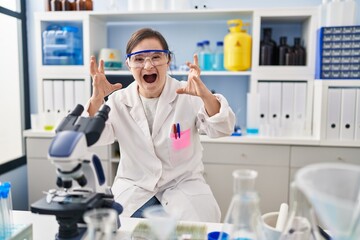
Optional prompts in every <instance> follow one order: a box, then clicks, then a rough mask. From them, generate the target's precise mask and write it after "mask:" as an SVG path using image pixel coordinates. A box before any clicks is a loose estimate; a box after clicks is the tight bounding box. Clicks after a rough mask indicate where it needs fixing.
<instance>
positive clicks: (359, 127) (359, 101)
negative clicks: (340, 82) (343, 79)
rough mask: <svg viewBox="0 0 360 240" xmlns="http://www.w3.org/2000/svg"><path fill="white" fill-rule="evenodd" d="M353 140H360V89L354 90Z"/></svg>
mask: <svg viewBox="0 0 360 240" xmlns="http://www.w3.org/2000/svg"><path fill="white" fill-rule="evenodd" d="M355 114H356V118H355V140H357V141H359V140H360V88H358V89H356V110H355Z"/></svg>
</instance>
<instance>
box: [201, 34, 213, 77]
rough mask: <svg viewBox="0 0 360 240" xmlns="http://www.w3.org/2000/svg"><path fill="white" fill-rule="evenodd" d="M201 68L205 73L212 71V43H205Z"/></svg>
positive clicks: (205, 41)
mask: <svg viewBox="0 0 360 240" xmlns="http://www.w3.org/2000/svg"><path fill="white" fill-rule="evenodd" d="M200 60H201V61H199V63H200V68H201V70H204V71H211V70H212V51H211V49H210V41H209V40H204V41H203V50H202V51H201V52H200Z"/></svg>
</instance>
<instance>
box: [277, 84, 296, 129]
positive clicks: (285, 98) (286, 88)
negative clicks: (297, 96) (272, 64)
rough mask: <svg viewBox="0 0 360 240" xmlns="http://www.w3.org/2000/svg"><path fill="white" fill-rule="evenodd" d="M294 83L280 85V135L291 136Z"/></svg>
mask: <svg viewBox="0 0 360 240" xmlns="http://www.w3.org/2000/svg"><path fill="white" fill-rule="evenodd" d="M294 86H295V83H294V82H283V83H282V97H281V120H280V121H281V129H282V135H285V136H289V135H291V129H292V124H293V121H294Z"/></svg>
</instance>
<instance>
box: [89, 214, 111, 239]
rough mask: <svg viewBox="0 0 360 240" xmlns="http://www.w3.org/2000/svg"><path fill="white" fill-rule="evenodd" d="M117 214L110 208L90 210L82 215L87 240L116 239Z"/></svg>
mask: <svg viewBox="0 0 360 240" xmlns="http://www.w3.org/2000/svg"><path fill="white" fill-rule="evenodd" d="M117 218H118V213H117V212H116V210H114V209H112V208H99V209H92V210H89V211H87V212H85V213H84V221H85V223H86V227H87V230H86V233H85V238H84V239H87V240H113V239H116V231H117V224H118V222H117V221H118V219H117Z"/></svg>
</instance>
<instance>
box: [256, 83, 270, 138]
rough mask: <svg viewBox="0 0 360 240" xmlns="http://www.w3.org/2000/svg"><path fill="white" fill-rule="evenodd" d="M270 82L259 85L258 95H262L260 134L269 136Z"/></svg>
mask: <svg viewBox="0 0 360 240" xmlns="http://www.w3.org/2000/svg"><path fill="white" fill-rule="evenodd" d="M269 84H270V83H269V82H259V83H258V93H259V95H260V105H259V109H260V110H259V117H260V122H259V124H260V125H259V134H260V135H269Z"/></svg>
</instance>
